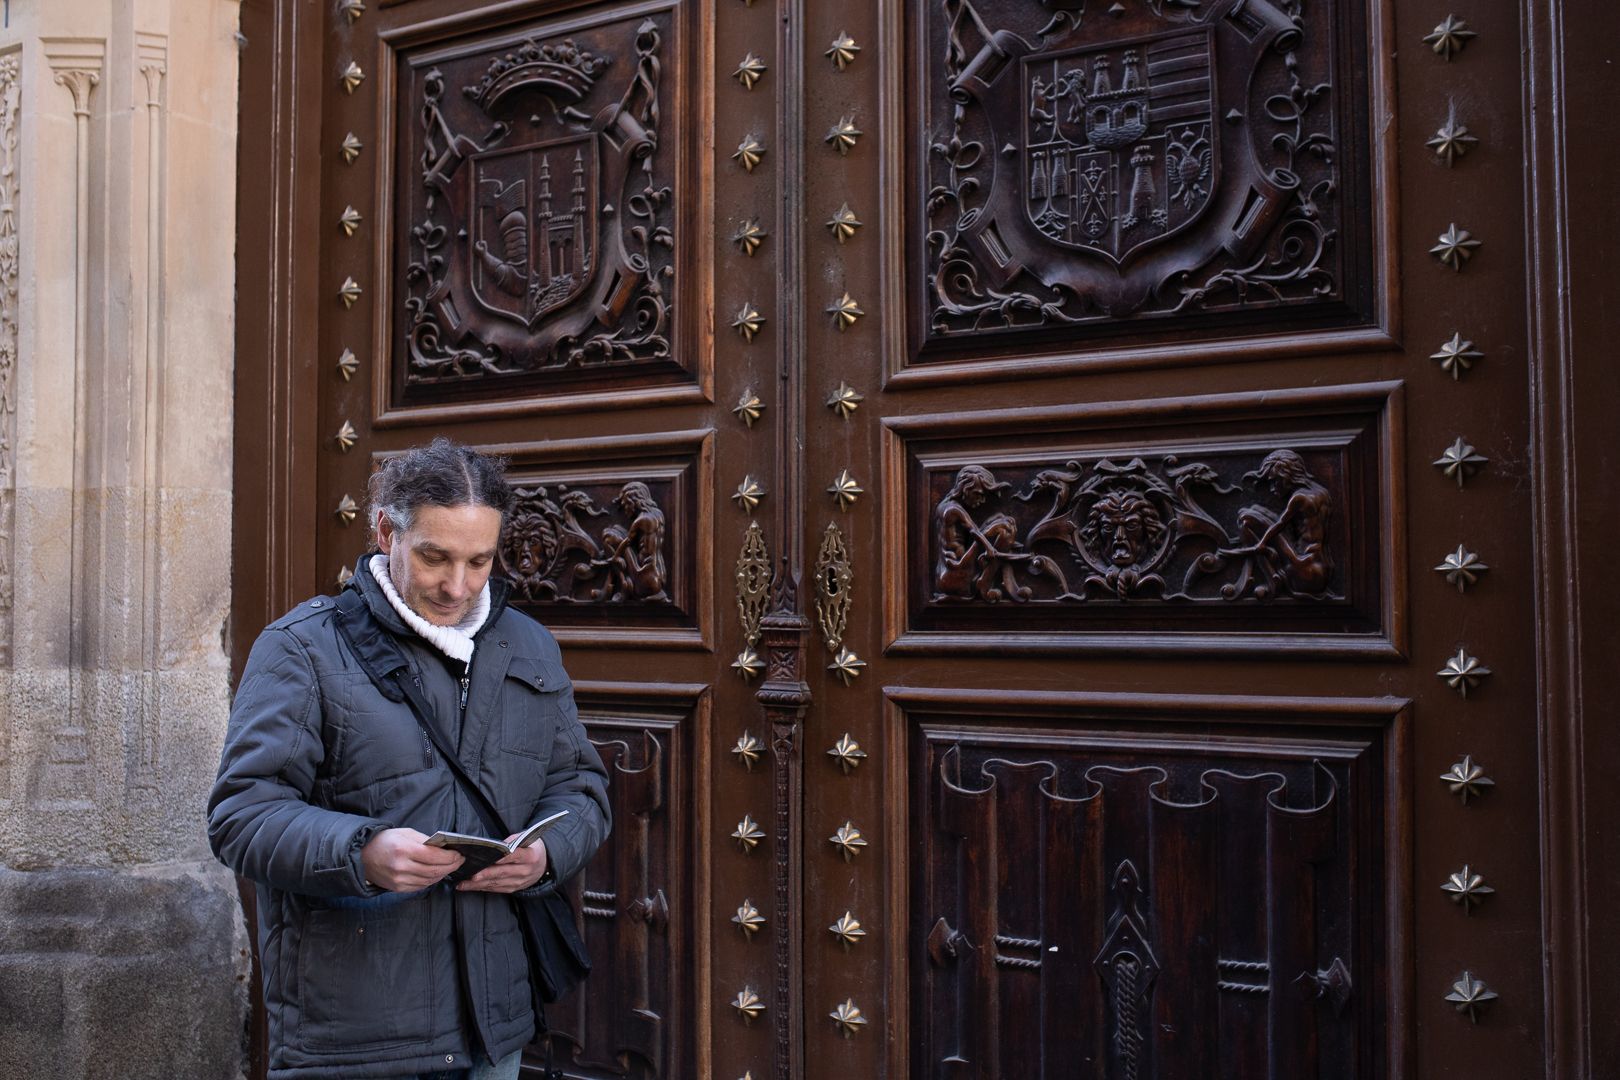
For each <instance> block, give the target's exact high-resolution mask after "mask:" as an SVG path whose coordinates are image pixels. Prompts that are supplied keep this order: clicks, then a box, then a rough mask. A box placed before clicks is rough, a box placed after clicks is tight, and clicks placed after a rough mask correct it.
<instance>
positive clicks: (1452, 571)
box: [1435, 544, 1490, 593]
mask: <svg viewBox="0 0 1620 1080" xmlns="http://www.w3.org/2000/svg"><path fill="white" fill-rule="evenodd" d="M1435 569H1436V570H1438V571H1439V572H1440V573H1442V574H1444V575H1446V580H1447V581H1448V582H1450V583H1451V584H1453V585H1455V586H1457V591H1458V592H1460V593H1465V592H1467V591H1468V586H1470V585H1472V584H1474V582H1476V581H1478V580H1479V575H1481V574H1483V573H1484V572H1485V571H1487V570H1489V569H1490V567H1489V566H1486V565H1485V564H1484V563H1483V562H1481V561H1480V558H1479V556H1478V555H1476V554H1474V553H1473V552H1472V551H1469V550H1468V549H1467V548H1466V547H1464V546H1463V545H1462V544H1458V545H1457V550H1456V551H1453V552H1452V553H1451V554H1449V555H1447V556H1446V557H1445V558H1444V559H1442V560H1441V561H1440V565H1439V566H1437V567H1435Z"/></svg>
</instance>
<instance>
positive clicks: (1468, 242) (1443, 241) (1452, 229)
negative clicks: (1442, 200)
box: [1429, 222, 1479, 273]
mask: <svg viewBox="0 0 1620 1080" xmlns="http://www.w3.org/2000/svg"><path fill="white" fill-rule="evenodd" d="M1477 247H1479V241H1478V240H1475V239H1474V236H1473V234H1472V233H1470V232H1469V231H1468V230H1467V229H1459V228H1457V223H1456V222H1452V223H1451V224H1450V225H1447V226H1446V231H1445V232H1443V233H1441V234H1440V239H1439V241H1438V242H1437V243H1436V244H1435V245H1434V247H1432V248H1430V249H1429V254H1430V255H1433V256H1434V257H1435V258H1437V259H1439V260H1440V261H1441V262H1443V263H1445V264H1446V265H1447V266H1449V267H1451V268H1452V269H1453V270H1455V271H1457V272H1458V273H1461V272H1462V268H1463V263H1465V262H1467V261H1468V260H1469V259H1472V258H1473V257H1474V249H1475V248H1477Z"/></svg>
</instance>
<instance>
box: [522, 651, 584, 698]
mask: <svg viewBox="0 0 1620 1080" xmlns="http://www.w3.org/2000/svg"><path fill="white" fill-rule="evenodd" d="M506 676H507V678H509V679H516V680H518V681H519V682H521V683H525V684H527V685H528V686H529V687H530V688H531V689H534V690H539V691H540V692H541V693H556V692H557V691H559V690H567V689H568V688H569V687H571V686H573V685H574V684H573V682H572V681H571V680H570V679H569V678H568V672H567V671H565V670H563V666H562V664H560V663H558V662H557V661H555V660H541V659H539V658H537V657H532V656H514V657H512V663H511V665H510V666H509V667H507V669H506Z"/></svg>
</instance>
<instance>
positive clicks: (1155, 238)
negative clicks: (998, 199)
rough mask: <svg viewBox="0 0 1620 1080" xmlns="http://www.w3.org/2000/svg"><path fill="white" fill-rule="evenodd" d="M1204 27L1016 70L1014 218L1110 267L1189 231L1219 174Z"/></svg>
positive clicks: (1044, 58) (1047, 57)
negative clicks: (1020, 124) (1018, 143)
mask: <svg viewBox="0 0 1620 1080" xmlns="http://www.w3.org/2000/svg"><path fill="white" fill-rule="evenodd" d="M1214 84H1215V56H1214V35H1213V33H1212V32H1211V30H1210V28H1209V27H1207V26H1203V27H1196V28H1193V29H1189V30H1180V31H1176V32H1172V33H1166V34H1158V35H1155V36H1151V37H1145V38H1137V39H1134V40H1130V41H1124V42H1110V43H1106V44H1099V45H1094V46H1091V47H1089V48H1080V49H1068V50H1064V51H1062V52H1046V53H1037V54H1034V55H1031V56H1027V57H1025V58H1024V62H1023V87H1024V91H1023V97H1024V100H1025V101H1026V102H1027V103H1028V108H1027V109H1026V110H1025V115H1024V138H1023V146H1022V152H1021V153H1020V155H1019V157H1020V159H1021V160H1022V163H1023V169H1024V175H1023V198H1022V199H1021V202H1022V203H1023V207H1024V213H1025V215H1026V216H1027V217H1028V219H1029V221H1030V223H1031V224H1033V225H1034V226H1035V228H1037V229H1039V230H1040V232H1041V233H1042V235H1044V236H1046V237H1047V238H1048V239H1050V240H1052V241H1054V242H1056V243H1058V244H1061V245H1063V246H1065V247H1070V248H1077V249H1080V250H1082V251H1088V252H1092V253H1094V254H1097V255H1101V256H1104V257H1106V258H1108V259H1109V260H1110V261H1111V262H1113V263H1114V264H1116V265H1118V264H1120V263H1123V262H1125V261H1126V260H1128V259H1129V258H1130V256H1131V255H1132V254H1133V253H1135V252H1137V251H1139V250H1141V249H1143V248H1145V247H1148V246H1150V245H1153V244H1157V243H1160V242H1162V241H1164V240H1166V239H1168V238H1169V237H1171V236H1174V235H1175V234H1176V233H1178V232H1180V231H1182V230H1183V229H1185V228H1187V227H1188V226H1189V225H1191V224H1192V223H1193V222H1195V221H1197V220H1198V219H1199V218H1200V217H1201V216H1202V215H1203V214H1204V212H1205V211H1206V210H1207V209H1208V208H1209V205H1210V195H1211V193H1212V192H1213V191H1214V190H1215V189H1216V186H1217V182H1218V176H1219V170H1220V147H1219V144H1218V140H1219V138H1220V130H1219V128H1218V126H1217V125H1215V124H1214V123H1213V122H1212V118H1213V113H1214V105H1213V102H1214V97H1213V88H1214Z"/></svg>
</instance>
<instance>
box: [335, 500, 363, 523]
mask: <svg viewBox="0 0 1620 1080" xmlns="http://www.w3.org/2000/svg"><path fill="white" fill-rule="evenodd" d="M332 513H333V514H335V515H337V519H338V523H339V524H340V525H353V524H354V519H355V518H357V517H359V516H360V506H359V504H358V503H356V502H355V501H354V499H352V498H350V497H349V495H348V494H347V493H345V494H344V496H343V498H341V499H339V500H338V504H337V509H336V510H333V511H332Z"/></svg>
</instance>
